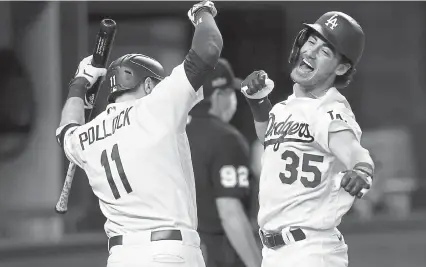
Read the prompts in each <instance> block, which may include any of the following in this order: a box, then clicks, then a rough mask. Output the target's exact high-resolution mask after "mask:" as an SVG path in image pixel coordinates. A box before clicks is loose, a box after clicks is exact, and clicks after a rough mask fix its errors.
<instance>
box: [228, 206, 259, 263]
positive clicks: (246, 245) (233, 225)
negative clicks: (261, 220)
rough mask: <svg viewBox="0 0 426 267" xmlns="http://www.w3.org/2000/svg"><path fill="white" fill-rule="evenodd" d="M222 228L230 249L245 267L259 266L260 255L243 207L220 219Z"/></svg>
mask: <svg viewBox="0 0 426 267" xmlns="http://www.w3.org/2000/svg"><path fill="white" fill-rule="evenodd" d="M222 226H223V228H224V230H225V233H226V236H227V237H228V239H229V241H230V243H231V245H232V247H233V248H234V249H235V251H236V252H237V254H238V255H239V256H240V258H241V260H242V261H243V262H244V264H245V266H247V267H259V266H260V265H261V253H260V249H259V248H258V246H257V244H256V240H255V237H254V235H253V229H252V227H251V224H250V221H249V219H248V218H247V215H246V214H245V213H244V210H243V207H242V205H241V207H240V208H238V209H236V210H235V211H234V213H233V214H232V215H231V214H229V215H228V216H226V217H224V218H222Z"/></svg>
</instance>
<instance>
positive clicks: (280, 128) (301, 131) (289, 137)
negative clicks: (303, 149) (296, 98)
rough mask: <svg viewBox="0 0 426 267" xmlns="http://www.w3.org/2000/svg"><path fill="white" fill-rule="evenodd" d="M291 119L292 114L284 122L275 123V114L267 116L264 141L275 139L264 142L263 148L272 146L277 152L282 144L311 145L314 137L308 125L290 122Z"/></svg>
mask: <svg viewBox="0 0 426 267" xmlns="http://www.w3.org/2000/svg"><path fill="white" fill-rule="evenodd" d="M291 117H292V114H290V115H289V116H288V117H287V119H286V120H285V121H281V122H276V121H275V120H276V119H275V114H274V113H272V112H271V113H270V114H269V120H268V128H266V133H265V140H266V139H268V138H269V137H272V136H275V138H270V139H268V140H266V141H265V148H266V147H267V146H269V145H274V151H277V150H278V149H279V147H280V144H281V143H284V142H300V143H312V142H313V141H314V137H313V136H312V135H311V133H310V132H309V124H308V123H304V122H297V121H293V120H290V118H291Z"/></svg>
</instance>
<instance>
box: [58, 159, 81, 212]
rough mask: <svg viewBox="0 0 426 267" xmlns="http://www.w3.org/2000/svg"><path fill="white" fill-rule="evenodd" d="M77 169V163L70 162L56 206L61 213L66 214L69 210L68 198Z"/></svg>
mask: <svg viewBox="0 0 426 267" xmlns="http://www.w3.org/2000/svg"><path fill="white" fill-rule="evenodd" d="M75 169H76V165H75V164H74V163H72V162H70V164H69V165H68V171H67V176H66V177H65V182H64V186H63V188H62V191H61V195H60V196H59V200H58V202H57V203H56V206H55V211H56V212H57V213H59V214H64V213H66V212H67V211H68V199H69V196H70V190H71V185H72V180H73V179H74V173H75Z"/></svg>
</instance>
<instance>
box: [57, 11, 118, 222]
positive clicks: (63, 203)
mask: <svg viewBox="0 0 426 267" xmlns="http://www.w3.org/2000/svg"><path fill="white" fill-rule="evenodd" d="M116 32H117V24H116V23H115V21H114V20H112V19H103V20H102V21H101V25H100V28H99V31H98V34H97V36H96V43H95V48H94V49H93V59H92V65H93V66H94V67H97V68H105V67H106V65H107V62H108V58H109V55H110V53H111V48H112V45H113V42H114V38H115V34H116ZM101 83H102V77H100V78H99V79H98V80H97V81H96V82H95V83H94V84H93V86H92V87H91V88H90V89H88V90H87V92H86V97H85V106H86V107H89V108H88V109H86V110H85V119H86V121H90V119H91V118H92V113H93V110H94V109H95V108H94V106H95V102H96V98H97V96H98V91H99V88H100V87H101ZM90 107H91V108H90ZM75 170H76V165H75V164H74V163H72V162H70V164H69V166H68V171H67V175H66V176H65V182H64V186H63V187H62V191H61V195H60V196H59V200H58V202H57V203H56V206H55V211H56V212H57V213H59V214H65V213H66V212H67V211H68V199H69V196H70V191H71V186H72V181H73V179H74V174H75Z"/></svg>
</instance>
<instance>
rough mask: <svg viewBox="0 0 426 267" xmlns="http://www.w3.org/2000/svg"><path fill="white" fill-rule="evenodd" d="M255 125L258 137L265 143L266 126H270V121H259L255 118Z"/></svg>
mask: <svg viewBox="0 0 426 267" xmlns="http://www.w3.org/2000/svg"><path fill="white" fill-rule="evenodd" d="M254 127H255V129H256V135H257V138H258V139H259V141H260V142H261V144H262V145H263V143H264V142H265V133H266V128H267V127H268V121H264V122H258V121H256V120H255V121H254Z"/></svg>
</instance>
